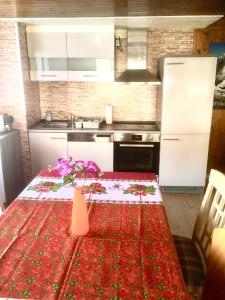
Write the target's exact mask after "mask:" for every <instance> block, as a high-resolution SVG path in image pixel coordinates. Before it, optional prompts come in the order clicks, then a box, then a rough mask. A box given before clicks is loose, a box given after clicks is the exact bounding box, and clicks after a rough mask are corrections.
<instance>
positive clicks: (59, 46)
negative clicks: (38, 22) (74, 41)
mask: <svg viewBox="0 0 225 300" xmlns="http://www.w3.org/2000/svg"><path fill="white" fill-rule="evenodd" d="M27 44H28V56H29V57H57V58H58V57H67V52H66V33H65V32H29V31H28V32H27Z"/></svg>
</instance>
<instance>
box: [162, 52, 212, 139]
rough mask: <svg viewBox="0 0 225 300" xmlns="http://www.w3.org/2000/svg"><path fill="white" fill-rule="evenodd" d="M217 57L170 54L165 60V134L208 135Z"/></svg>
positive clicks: (163, 101) (163, 108)
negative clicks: (171, 55)
mask: <svg viewBox="0 0 225 300" xmlns="http://www.w3.org/2000/svg"><path fill="white" fill-rule="evenodd" d="M216 60H217V59H216V58H215V57H167V58H165V59H164V63H163V67H164V68H163V87H162V88H163V91H162V124H161V125H162V127H161V132H162V134H193V133H198V134H208V133H209V132H210V126H211V115H212V105H213V95H214V83H215V72H216Z"/></svg>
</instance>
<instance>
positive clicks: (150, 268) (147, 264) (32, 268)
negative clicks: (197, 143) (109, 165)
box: [0, 171, 188, 300]
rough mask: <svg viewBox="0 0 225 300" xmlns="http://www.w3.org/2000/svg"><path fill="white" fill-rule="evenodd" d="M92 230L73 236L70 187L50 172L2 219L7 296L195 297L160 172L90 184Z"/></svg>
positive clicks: (0, 279) (108, 176) (0, 256)
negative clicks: (182, 266)
mask: <svg viewBox="0 0 225 300" xmlns="http://www.w3.org/2000/svg"><path fill="white" fill-rule="evenodd" d="M83 185H84V186H85V188H86V199H87V200H88V212H89V221H90V231H89V232H88V234H87V235H86V236H83V237H76V236H71V235H70V233H69V228H70V223H71V211H72V201H71V199H72V192H73V189H72V187H70V186H63V185H62V179H61V178H60V177H58V176H57V173H56V172H51V173H49V172H48V171H42V172H40V173H39V175H38V176H37V177H36V178H34V180H33V181H32V182H31V183H30V184H29V185H28V186H27V188H26V189H25V190H24V191H23V192H22V193H21V194H20V195H19V196H18V197H17V199H16V200H15V201H13V203H12V204H11V205H10V206H9V207H8V208H7V209H6V211H5V212H4V213H3V215H2V216H1V217H0V297H2V298H4V297H5V298H19V299H21V298H23V299H112V300H113V299H114V300H116V299H161V300H163V299H188V296H187V292H186V288H185V284H184V282H183V278H182V274H181V270H180V267H179V262H178V258H177V254H176V250H175V247H174V244H173V241H172V237H171V233H170V230H169V226H168V223H167V218H166V214H165V210H164V206H163V202H162V199H161V195H160V191H159V188H158V184H157V182H156V180H155V176H154V175H153V174H148V173H124V172H121V173H105V174H104V175H103V177H102V178H101V179H98V180H97V181H95V180H94V179H87V180H86V181H85V182H83Z"/></svg>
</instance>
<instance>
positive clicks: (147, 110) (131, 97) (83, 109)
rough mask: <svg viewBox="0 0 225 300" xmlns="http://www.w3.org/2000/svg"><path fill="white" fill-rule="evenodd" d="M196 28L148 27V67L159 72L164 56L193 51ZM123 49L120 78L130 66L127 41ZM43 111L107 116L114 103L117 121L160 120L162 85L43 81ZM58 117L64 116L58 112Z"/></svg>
mask: <svg viewBox="0 0 225 300" xmlns="http://www.w3.org/2000/svg"><path fill="white" fill-rule="evenodd" d="M193 34H194V33H193V31H187V30H185V31H183V30H175V29H174V30H173V29H170V30H158V29H151V30H150V29H149V30H148V42H147V67H148V69H149V70H150V71H151V72H152V73H153V74H157V69H158V60H159V58H160V57H161V56H164V55H172V54H174V55H176V54H181V55H189V54H192V47H193ZM121 42H122V47H123V52H121V51H119V50H116V65H115V67H116V68H115V69H116V77H118V75H119V74H120V73H121V72H122V71H124V70H125V69H126V55H127V52H126V45H127V40H126V39H122V40H121ZM39 86H40V99H41V114H42V117H44V116H45V112H46V110H47V109H48V108H49V109H51V110H52V111H53V112H57V111H58V110H63V111H69V112H72V113H74V114H75V116H84V117H89V116H94V117H105V106H106V104H111V105H113V119H114V120H115V121H122V120H123V121H132V120H136V121H149V120H152V121H155V120H159V119H160V115H159V110H158V104H159V96H158V95H159V92H160V87H159V86H154V85H151V84H149V83H118V82H112V83H81V82H40V84H39ZM54 118H61V117H60V116H58V115H57V114H55V115H54Z"/></svg>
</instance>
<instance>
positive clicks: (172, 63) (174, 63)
mask: <svg viewBox="0 0 225 300" xmlns="http://www.w3.org/2000/svg"><path fill="white" fill-rule="evenodd" d="M166 64H167V65H184V63H183V62H171V63H166Z"/></svg>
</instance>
